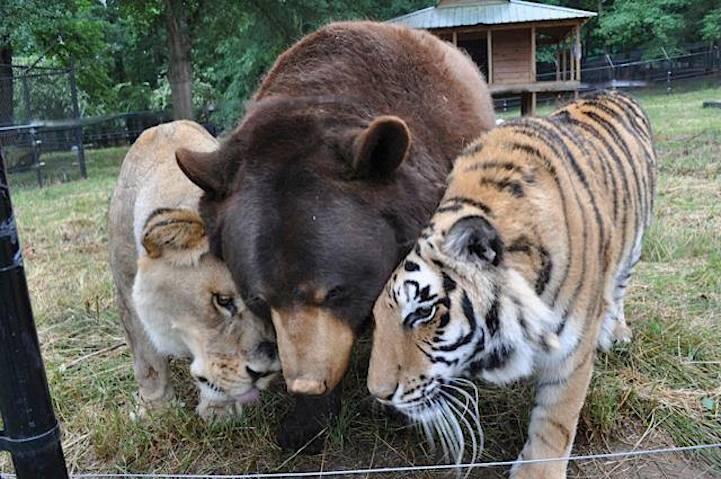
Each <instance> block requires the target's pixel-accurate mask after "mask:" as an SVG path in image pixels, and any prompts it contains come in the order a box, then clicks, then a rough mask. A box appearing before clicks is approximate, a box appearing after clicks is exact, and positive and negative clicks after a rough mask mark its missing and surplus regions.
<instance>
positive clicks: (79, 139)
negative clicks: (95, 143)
mask: <svg viewBox="0 0 721 479" xmlns="http://www.w3.org/2000/svg"><path fill="white" fill-rule="evenodd" d="M68 75H69V77H70V100H71V101H72V102H73V118H75V121H76V122H77V125H76V126H75V128H74V131H75V147H76V148H77V155H78V164H79V165H80V176H82V177H83V178H87V177H88V171H87V169H86V168H85V148H83V125H82V121H81V120H80V105H78V84H77V82H76V81H75V60H74V59H72V58H71V59H70V69H69V70H68Z"/></svg>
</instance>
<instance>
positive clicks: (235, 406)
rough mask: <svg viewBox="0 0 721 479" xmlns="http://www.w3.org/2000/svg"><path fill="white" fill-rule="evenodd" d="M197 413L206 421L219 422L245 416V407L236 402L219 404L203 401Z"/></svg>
mask: <svg viewBox="0 0 721 479" xmlns="http://www.w3.org/2000/svg"><path fill="white" fill-rule="evenodd" d="M195 411H196V412H197V413H198V416H200V417H201V418H203V419H204V420H205V421H217V420H226V419H233V418H237V417H240V416H241V415H242V414H243V406H242V405H241V404H240V403H238V402H236V401H223V402H217V401H207V400H203V399H201V401H200V403H199V404H198V407H196V408H195Z"/></svg>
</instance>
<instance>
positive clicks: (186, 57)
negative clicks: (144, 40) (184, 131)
mask: <svg viewBox="0 0 721 479" xmlns="http://www.w3.org/2000/svg"><path fill="white" fill-rule="evenodd" d="M164 3H165V25H166V28H167V41H168V52H169V60H168V81H169V82H170V89H171V92H172V98H173V118H175V119H176V120H179V119H182V118H193V88H192V81H193V65H192V63H191V61H190V60H191V58H190V52H191V41H190V31H189V28H188V13H187V10H186V6H185V2H183V0H165V2H164Z"/></svg>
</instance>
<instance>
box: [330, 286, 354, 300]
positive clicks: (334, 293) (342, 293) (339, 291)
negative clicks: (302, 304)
mask: <svg viewBox="0 0 721 479" xmlns="http://www.w3.org/2000/svg"><path fill="white" fill-rule="evenodd" d="M347 293H348V292H347V290H346V289H345V288H344V287H343V286H336V287H335V288H333V289H331V290H330V291H328V294H326V296H325V302H326V303H330V302H333V301H338V300H341V299H344V298H345V297H346V296H347Z"/></svg>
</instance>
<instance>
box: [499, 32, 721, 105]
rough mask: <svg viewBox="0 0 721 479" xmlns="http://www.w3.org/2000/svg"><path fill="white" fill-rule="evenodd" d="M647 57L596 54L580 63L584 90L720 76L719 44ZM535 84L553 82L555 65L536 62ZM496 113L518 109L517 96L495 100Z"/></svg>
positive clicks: (668, 85) (662, 51) (641, 53)
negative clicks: (537, 82) (537, 63)
mask: <svg viewBox="0 0 721 479" xmlns="http://www.w3.org/2000/svg"><path fill="white" fill-rule="evenodd" d="M659 52H660V53H658V54H656V55H654V56H653V57H652V58H649V52H648V51H647V50H640V49H639V50H631V51H628V52H623V53H615V54H604V55H596V56H591V57H587V58H584V59H583V61H582V64H581V81H582V84H583V85H584V88H585V89H589V90H598V89H603V88H644V87H653V86H656V87H658V86H665V87H666V89H667V91H668V92H669V93H671V92H672V91H673V87H674V83H675V82H677V81H680V80H690V79H695V78H705V77H711V76H714V75H719V74H721V45H720V44H719V43H713V42H704V43H694V44H690V45H685V46H684V47H683V48H682V49H681V53H669V52H668V50H667V49H665V48H660V49H659ZM538 71H539V73H538V75H537V80H538V81H549V80H554V79H555V77H556V65H555V64H554V63H551V62H546V63H539V65H538ZM544 101H545V102H549V103H550V102H553V101H555V96H554V95H548V96H546V97H545V98H541V99H539V103H542V102H544ZM494 104H495V107H496V109H497V110H500V111H505V110H507V109H510V108H517V107H518V106H519V105H520V97H516V96H510V97H507V98H499V99H495V100H494Z"/></svg>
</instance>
